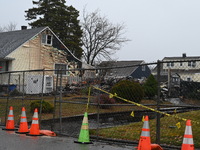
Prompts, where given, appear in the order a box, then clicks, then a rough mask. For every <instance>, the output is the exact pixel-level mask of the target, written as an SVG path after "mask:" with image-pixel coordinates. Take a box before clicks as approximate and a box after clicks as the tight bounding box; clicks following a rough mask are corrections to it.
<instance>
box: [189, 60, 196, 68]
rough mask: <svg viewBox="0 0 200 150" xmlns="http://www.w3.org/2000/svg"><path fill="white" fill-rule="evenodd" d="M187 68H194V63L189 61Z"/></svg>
mask: <svg viewBox="0 0 200 150" xmlns="http://www.w3.org/2000/svg"><path fill="white" fill-rule="evenodd" d="M188 66H189V67H196V61H189V62H188Z"/></svg>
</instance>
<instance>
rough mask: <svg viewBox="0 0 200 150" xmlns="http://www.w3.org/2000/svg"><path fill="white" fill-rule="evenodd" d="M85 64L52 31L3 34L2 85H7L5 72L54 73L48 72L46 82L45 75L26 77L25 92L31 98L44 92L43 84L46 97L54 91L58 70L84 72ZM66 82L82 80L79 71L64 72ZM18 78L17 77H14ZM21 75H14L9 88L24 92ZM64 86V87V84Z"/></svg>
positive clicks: (0, 51) (0, 43)
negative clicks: (15, 86)
mask: <svg viewBox="0 0 200 150" xmlns="http://www.w3.org/2000/svg"><path fill="white" fill-rule="evenodd" d="M81 66H82V62H81V61H80V60H79V59H78V58H76V57H75V56H74V55H73V54H72V53H71V52H70V50H69V49H68V48H67V47H66V46H65V45H64V44H63V43H62V41H61V40H60V39H59V38H58V37H57V36H56V35H55V33H54V32H53V31H52V30H51V29H50V28H49V27H40V28H33V29H27V27H26V26H22V30H17V31H10V32H1V33H0V72H1V74H0V75H1V76H0V79H1V80H0V85H4V84H8V74H2V72H6V71H25V70H43V69H44V70H52V71H47V72H46V71H45V77H44V81H43V80H42V78H43V76H42V72H29V73H26V74H25V77H24V78H26V80H25V81H26V82H25V83H24V85H23V86H24V87H23V89H25V92H26V93H28V94H37V93H40V91H41V88H42V86H41V84H42V83H43V84H45V86H44V91H43V92H44V93H48V92H51V91H52V90H53V84H54V83H55V77H56V76H57V74H58V69H63V70H67V69H75V68H81ZM62 75H63V78H65V79H64V80H65V82H66V83H67V82H68V77H70V76H73V77H75V76H77V77H78V76H80V72H79V71H62ZM14 76H15V77H14ZM22 76H23V75H22V73H21V74H20V73H19V72H18V73H12V77H11V78H10V83H9V84H14V85H17V87H18V88H19V89H20V88H21V89H22V81H21V80H22ZM64 84H65V83H64Z"/></svg>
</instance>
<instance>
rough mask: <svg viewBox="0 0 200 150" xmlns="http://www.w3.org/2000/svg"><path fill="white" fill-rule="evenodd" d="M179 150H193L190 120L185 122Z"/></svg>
mask: <svg viewBox="0 0 200 150" xmlns="http://www.w3.org/2000/svg"><path fill="white" fill-rule="evenodd" d="M181 150H194V142H193V136H192V125H191V120H187V122H186V128H185V133H184V137H183V144H182V147H181Z"/></svg>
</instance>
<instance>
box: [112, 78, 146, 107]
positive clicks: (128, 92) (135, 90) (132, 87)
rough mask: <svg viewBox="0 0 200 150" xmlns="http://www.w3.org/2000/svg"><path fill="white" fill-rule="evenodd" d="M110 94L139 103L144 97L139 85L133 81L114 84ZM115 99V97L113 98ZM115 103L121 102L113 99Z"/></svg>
mask: <svg viewBox="0 0 200 150" xmlns="http://www.w3.org/2000/svg"><path fill="white" fill-rule="evenodd" d="M110 92H111V93H112V94H115V93H116V94H117V96H119V97H121V98H124V99H127V100H130V101H134V102H137V103H139V102H140V101H141V100H142V98H143V97H144V91H143V89H142V87H141V86H140V84H139V83H136V82H134V81H128V80H122V81H120V82H118V83H116V84H115V85H114V86H113V87H112V88H111V91H110ZM114 98H115V97H114ZM115 99H116V100H117V101H120V102H122V100H120V99H117V98H115Z"/></svg>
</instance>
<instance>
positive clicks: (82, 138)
mask: <svg viewBox="0 0 200 150" xmlns="http://www.w3.org/2000/svg"><path fill="white" fill-rule="evenodd" d="M74 142H75V143H81V144H91V143H92V142H90V136H89V127H88V114H87V112H85V114H84V118H83V122H82V126H81V131H80V134H79V138H78V141H74Z"/></svg>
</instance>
